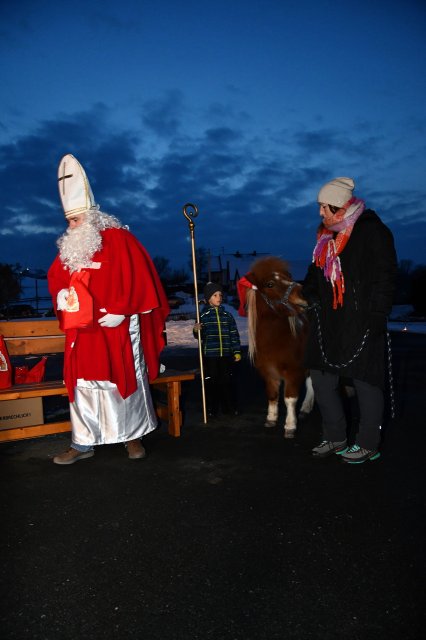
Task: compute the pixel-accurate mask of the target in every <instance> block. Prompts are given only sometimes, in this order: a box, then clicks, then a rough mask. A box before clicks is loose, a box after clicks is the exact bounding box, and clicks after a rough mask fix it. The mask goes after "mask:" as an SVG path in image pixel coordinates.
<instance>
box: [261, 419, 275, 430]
mask: <svg viewBox="0 0 426 640" xmlns="http://www.w3.org/2000/svg"><path fill="white" fill-rule="evenodd" d="M263 426H264V427H266V428H267V429H269V428H271V427H276V426H277V423H276V422H274V421H273V420H266V422H265V424H264V425H263Z"/></svg>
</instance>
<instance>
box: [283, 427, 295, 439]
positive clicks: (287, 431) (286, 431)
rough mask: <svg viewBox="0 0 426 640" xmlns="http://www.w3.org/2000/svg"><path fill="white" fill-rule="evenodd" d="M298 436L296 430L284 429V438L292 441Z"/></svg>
mask: <svg viewBox="0 0 426 640" xmlns="http://www.w3.org/2000/svg"><path fill="white" fill-rule="evenodd" d="M295 435H296V429H284V438H286V439H287V440H290V439H291V438H294V436H295Z"/></svg>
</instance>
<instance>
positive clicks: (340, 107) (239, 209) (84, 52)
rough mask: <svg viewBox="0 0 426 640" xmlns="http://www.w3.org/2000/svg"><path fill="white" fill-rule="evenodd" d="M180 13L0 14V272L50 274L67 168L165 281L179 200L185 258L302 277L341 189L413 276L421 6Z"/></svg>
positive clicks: (423, 190)
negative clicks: (71, 158) (345, 187)
mask: <svg viewBox="0 0 426 640" xmlns="http://www.w3.org/2000/svg"><path fill="white" fill-rule="evenodd" d="M177 4H179V5H181V6H180V11H178V10H177ZM190 4H191V6H193V5H192V3H186V2H182V3H173V2H167V1H162V0H159V2H158V3H155V10H154V5H151V3H142V6H141V3H137V2H133V1H127V0H124V1H123V3H122V4H121V5H120V7H118V6H115V5H114V3H112V2H110V1H109V0H106V2H105V6H104V7H103V11H102V15H100V13H99V11H98V9H96V7H95V3H93V6H92V5H91V3H90V2H89V3H87V2H86V3H83V2H80V0H76V4H75V6H74V8H73V10H71V11H70V12H68V13H67V16H68V17H67V21H66V23H65V24H64V25H63V24H62V22H63V20H64V19H65V15H66V14H65V13H64V12H63V11H62V10H61V8H60V7H59V6H58V5H57V4H55V3H53V2H51V1H50V0H44V2H42V3H41V4H40V6H39V11H38V12H35V10H34V7H33V5H32V3H27V2H25V1H23V2H22V3H17V5H18V6H17V7H16V6H12V5H9V6H8V7H7V8H5V6H4V5H3V7H2V8H1V9H0V22H1V23H2V27H1V28H2V30H3V32H4V36H5V39H4V40H3V45H1V44H0V49H1V50H0V55H1V56H2V59H3V63H4V64H3V69H2V70H1V71H0V82H2V86H3V87H4V89H5V90H6V92H5V94H6V96H7V97H6V100H5V109H4V115H3V118H2V120H1V121H0V132H1V134H2V135H1V138H0V190H1V193H2V200H3V202H2V204H3V216H2V217H3V224H2V226H1V228H0V242H1V245H2V249H1V253H2V257H1V261H2V262H20V263H21V264H23V265H24V266H29V267H31V268H38V267H42V268H46V267H47V266H48V265H49V264H50V262H51V260H52V259H53V257H54V255H55V239H56V237H57V236H58V235H59V234H60V233H61V232H62V230H63V229H64V219H63V214H62V211H61V208H60V201H59V197H58V193H57V183H56V171H57V166H58V163H59V160H60V158H61V156H62V155H63V154H65V153H73V154H74V155H75V156H76V157H77V158H78V159H79V160H80V161H81V163H82V164H83V166H84V167H85V169H86V172H87V174H88V177H89V180H90V182H91V185H92V188H93V191H94V194H95V198H96V200H97V201H98V202H99V204H100V205H101V207H102V208H103V209H104V210H105V211H108V212H110V213H113V214H115V215H117V216H118V217H120V218H121V219H122V220H123V222H125V223H127V224H129V225H130V227H131V230H132V231H133V232H134V233H135V234H136V235H137V236H138V237H139V239H140V240H141V242H142V243H143V244H144V245H145V246H146V247H147V249H148V251H149V252H150V253H151V255H153V256H154V255H163V256H166V257H168V258H169V259H170V261H171V263H172V264H173V265H174V266H182V265H184V266H186V265H187V264H188V256H189V254H190V244H189V241H188V228H187V222H186V221H185V219H184V217H183V215H182V206H183V205H184V204H185V203H186V202H188V201H191V202H194V203H196V204H197V205H198V207H199V209H200V215H199V217H198V218H197V220H196V240H197V245H198V246H204V247H206V248H209V249H210V250H211V251H212V252H213V253H218V252H220V251H221V250H222V249H223V250H224V251H225V252H233V251H236V250H239V251H242V252H246V251H253V250H257V251H258V252H271V253H277V254H281V255H283V256H284V257H285V258H287V259H290V260H291V259H306V261H307V262H308V261H309V260H310V256H311V251H312V247H313V244H314V240H315V230H316V227H317V224H318V219H319V218H318V209H317V206H316V204H315V203H316V195H317V192H318V189H319V187H320V186H321V185H322V184H323V183H324V182H326V181H327V180H329V179H331V178H333V177H335V176H337V175H350V176H353V177H354V179H355V182H356V185H357V189H356V191H357V194H358V195H359V196H360V197H364V198H365V199H366V201H367V205H368V206H371V207H372V208H375V209H376V210H377V211H378V213H379V214H380V215H381V217H382V218H383V220H384V221H385V222H386V223H387V224H388V225H389V226H390V227H391V229H392V231H393V232H394V235H395V240H396V245H397V249H398V253H399V257H400V258H409V259H412V260H414V261H415V262H425V261H426V260H425V259H424V258H423V256H424V241H425V238H426V216H425V213H424V212H425V208H424V202H425V196H426V186H425V181H424V175H425V169H426V166H425V165H426V153H425V152H426V149H425V146H426V143H425V136H424V132H425V130H426V126H425V125H426V116H425V114H424V110H423V106H422V105H424V102H425V100H424V98H425V93H426V89H425V85H424V82H423V81H422V78H424V77H425V76H424V75H423V71H426V69H425V67H426V56H425V52H426V48H425V45H424V42H423V40H424V38H422V37H421V28H420V25H421V20H422V19H423V20H424V16H425V13H426V12H425V11H424V10H422V9H421V7H420V4H419V3H416V2H412V1H411V0H409V1H408V2H402V1H401V2H400V3H399V2H397V1H396V0H395V1H392V0H390V2H387V3H386V4H383V6H382V3H381V2H378V7H379V8H380V7H382V9H384V8H386V14H382V13H381V12H380V11H379V8H378V7H372V6H370V5H371V3H370V4H369V3H364V2H362V1H361V0H360V2H358V3H356V7H357V12H353V11H351V6H350V5H351V3H349V5H348V7H347V8H346V9H345V10H343V8H342V7H340V9H341V10H340V13H339V12H338V15H337V16H336V12H335V11H333V7H332V5H333V3H330V2H327V1H326V0H318V1H317V2H314V1H313V0H312V2H306V1H305V0H302V2H301V6H300V8H296V7H295V6H292V5H291V6H289V7H288V10H287V11H286V12H284V11H283V5H284V4H285V5H286V6H287V5H288V3H279V2H272V1H266V2H265V3H262V6H260V5H258V3H255V2H250V1H249V0H247V2H245V3H242V2H239V1H236V2H235V3H232V5H230V4H229V3H222V2H221V1H219V0H217V2H215V3H210V2H206V3H203V7H202V8H200V7H197V8H196V10H194V11H191V10H190V7H189V5H190ZM299 4H300V3H299ZM302 5H303V6H302ZM354 6H355V5H354ZM308 8H309V12H307V9H308ZM352 8H353V7H352ZM24 9H26V10H25V11H24ZM345 11H347V13H345ZM201 14H202V15H201ZM2 17H3V20H2ZM404 17H405V21H404V20H402V18H404ZM200 18H202V19H203V20H204V22H201V23H200V22H199V21H198V22H197V20H199V19H200ZM371 21H373V22H371ZM200 24H205V25H206V26H205V27H200ZM379 25H380V30H377V27H378V26H379ZM397 27H398V28H397ZM160 34H161V38H160ZM396 35H398V39H395V37H396ZM231 36H232V37H231ZM373 36H374V39H373ZM46 43H48V44H46ZM402 43H403V44H402ZM64 53H65V54H68V55H63V54H64ZM421 56H423V58H422V57H421ZM414 66H415V68H416V70H417V73H416V74H414V77H413V73H412V71H413V68H414ZM12 69H13V72H12ZM403 81H404V82H403Z"/></svg>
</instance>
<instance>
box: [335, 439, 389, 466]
mask: <svg viewBox="0 0 426 640" xmlns="http://www.w3.org/2000/svg"><path fill="white" fill-rule="evenodd" d="M377 458H380V453H379V451H370V449H363V448H362V447H360V446H359V445H357V444H354V445H352V447H351V448H350V449H348V450H347V451H346V452H345V453H344V454H343V455H342V460H343V461H344V462H349V464H361V462H365V461H366V460H377Z"/></svg>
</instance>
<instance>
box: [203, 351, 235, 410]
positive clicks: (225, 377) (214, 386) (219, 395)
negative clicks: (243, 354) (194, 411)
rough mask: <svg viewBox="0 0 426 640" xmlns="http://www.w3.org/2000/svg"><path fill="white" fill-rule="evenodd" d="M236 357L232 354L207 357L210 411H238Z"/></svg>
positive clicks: (207, 385) (206, 381)
mask: <svg viewBox="0 0 426 640" xmlns="http://www.w3.org/2000/svg"><path fill="white" fill-rule="evenodd" d="M233 371H234V359H233V358H232V356H224V357H211V358H208V357H205V358H204V380H205V387H206V401H207V411H208V413H213V414H215V413H217V412H218V411H219V410H220V409H222V411H223V412H224V413H231V412H234V411H236V409H237V403H236V389H235V384H234V375H233Z"/></svg>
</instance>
